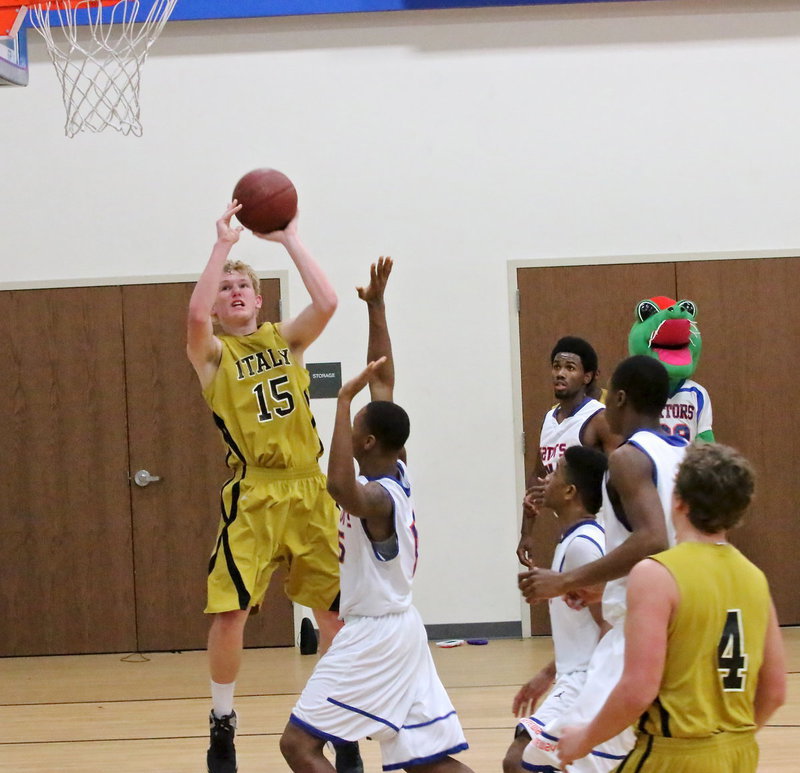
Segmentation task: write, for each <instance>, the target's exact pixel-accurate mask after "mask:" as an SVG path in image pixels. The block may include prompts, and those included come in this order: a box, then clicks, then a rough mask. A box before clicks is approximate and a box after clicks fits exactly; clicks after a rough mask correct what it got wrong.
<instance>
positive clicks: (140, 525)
mask: <svg viewBox="0 0 800 773" xmlns="http://www.w3.org/2000/svg"><path fill="white" fill-rule="evenodd" d="M193 286H194V285H193V284H191V283H186V284H183V283H181V284H162V285H131V286H127V287H124V288H122V290H123V300H124V303H123V309H124V322H125V361H126V366H127V382H128V427H129V442H130V460H131V467H130V470H131V475H133V474H134V473H135V472H136V471H137V470H141V469H145V470H147V471H148V472H150V473H151V474H152V475H156V476H158V477H160V478H161V480H159V481H157V482H154V483H151V484H150V485H148V486H146V487H139V486H136V485H132V486H131V502H132V511H133V524H134V532H133V533H134V546H135V550H134V554H135V566H136V618H137V628H138V634H139V647H140V649H142V650H145V651H148V650H166V649H198V648H202V647H205V642H206V637H207V635H208V619H207V618H206V616H205V615H203V614H202V611H203V607H204V606H205V587H206V586H205V578H206V573H207V570H208V558H209V555H210V553H211V549H212V547H213V544H214V538H215V536H216V529H217V523H218V520H219V490H220V487H221V485H222V484H223V483H224V481H226V480H227V479H228V478H229V477H230V474H229V473H230V471H229V470H228V468H227V467H226V466H225V464H224V455H223V445H222V440H221V438H220V435H219V432H218V430H217V429H216V427H215V426H214V422H213V420H212V416H211V411H210V410H209V408H208V406H207V405H206V403H205V402H204V400H203V398H202V396H201V394H200V385H199V382H198V381H197V376H196V375H195V373H194V370H193V369H192V366H191V365H190V364H189V361H188V360H187V359H186V335H185V325H186V309H187V308H188V303H189V296H190V295H191V293H192V288H193ZM261 291H262V295H263V296H264V307H263V308H264V317H265V318H267V319H272V320H276V319H278V313H279V312H278V309H279V299H280V283H279V281H278V280H277V279H273V280H264V281H262V286H261ZM293 632H294V628H293V613H292V606H291V603H290V602H289V601H288V599H287V598H286V596H285V595H284V594H283V592H282V587H281V582H280V577H277V576H276V578H275V581H273V583H272V585H271V587H270V591H269V593H268V594H267V599H266V601H265V604H264V606H263V607H262V610H261V613H260V614H259V615H255V616H253V617H252V618H251V620H250V621H249V622H248V625H247V629H246V644H247V645H248V646H280V645H284V646H285V645H290V644H292V643H293Z"/></svg>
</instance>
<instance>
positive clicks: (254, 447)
mask: <svg viewBox="0 0 800 773" xmlns="http://www.w3.org/2000/svg"><path fill="white" fill-rule="evenodd" d="M219 339H220V341H221V342H222V358H221V359H220V363H219V370H218V371H217V375H216V377H215V378H214V380H213V381H212V382H211V384H209V385H208V387H207V388H206V389H205V390H203V397H204V398H205V400H206V402H207V403H208V405H209V407H210V408H211V410H212V411H213V412H214V421H215V422H216V424H217V427H218V428H219V430H220V432H221V433H222V439H223V441H224V443H225V445H226V447H227V451H228V453H227V459H226V461H227V463H228V466H229V467H231V468H233V469H237V468H240V467H242V466H244V465H253V466H256V467H271V468H278V469H284V468H285V469H308V468H312V467H314V466H315V465H316V464H317V459H319V457H320V455H321V453H322V444H321V443H320V440H319V435H318V434H317V428H316V422H315V421H314V416H313V415H312V413H311V408H310V407H309V398H308V387H309V384H310V378H309V375H308V371H307V370H306V369H305V368H304V367H302V366H301V365H299V364H298V363H297V362H296V361H295V360H294V357H293V355H292V353H291V352H290V351H289V345H288V344H287V343H286V341H285V340H284V339H283V337H282V336H281V335H280V332H279V330H278V327H277V326H276V325H274V324H272V323H271V322H265V323H264V324H263V325H261V327H260V328H258V330H256V331H255V332H254V333H252V334H250V335H246V336H228V335H221V336H219Z"/></svg>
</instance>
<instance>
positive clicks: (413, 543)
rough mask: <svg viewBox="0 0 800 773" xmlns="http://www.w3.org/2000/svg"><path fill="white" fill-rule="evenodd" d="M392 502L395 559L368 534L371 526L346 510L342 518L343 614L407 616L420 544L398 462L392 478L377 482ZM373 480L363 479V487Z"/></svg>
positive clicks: (408, 485)
mask: <svg viewBox="0 0 800 773" xmlns="http://www.w3.org/2000/svg"><path fill="white" fill-rule="evenodd" d="M374 480H375V482H376V483H379V484H380V485H381V486H383V488H384V489H385V490H386V492H387V493H388V494H389V496H390V497H391V498H392V509H393V514H394V526H395V530H396V532H397V555H396V556H395V557H394V558H391V559H388V560H387V559H386V558H383V557H382V555H381V553H380V552H379V551H378V548H377V547H376V545H375V544H374V543H373V542H372V540H370V538H369V535H368V534H367V523H366V522H365V521H364V520H362V519H361V518H358V517H356V516H354V515H350V513H348V512H347V511H345V510H342V513H341V516H340V519H339V561H340V563H341V568H340V582H341V589H342V597H341V600H340V603H339V610H340V612H341V616H342V618H347V616H348V615H360V616H368V617H380V616H382V615H390V614H396V613H398V612H404V611H405V610H406V609H408V608H409V607H410V606H411V584H412V582H413V580H414V572H415V571H416V568H417V558H418V554H419V544H418V539H417V524H416V519H415V516H414V500H413V499H412V496H411V483H410V481H409V479H408V470H407V469H406V466H405V464H403V462H401V461H399V460H398V462H397V472H396V475H395V476H394V477H388V476H387V477H382V478H375V479H374ZM369 481H370V479H369V478H366V477H364V476H363V475H360V476H359V477H358V482H359V483H361V485H365V484H366V483H368V482H369Z"/></svg>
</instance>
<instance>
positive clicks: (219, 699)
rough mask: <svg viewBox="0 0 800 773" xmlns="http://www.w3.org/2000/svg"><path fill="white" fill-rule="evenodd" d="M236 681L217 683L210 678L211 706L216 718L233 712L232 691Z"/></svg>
mask: <svg viewBox="0 0 800 773" xmlns="http://www.w3.org/2000/svg"><path fill="white" fill-rule="evenodd" d="M235 687H236V682H228V684H219V683H218V682H215V681H214V680H213V679H212V680H211V708H212V711H213V712H214V716H215V717H216V718H217V719H222V717H225V716H227V715H228V714H231V713H232V712H233V691H234V688H235Z"/></svg>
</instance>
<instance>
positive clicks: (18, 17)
mask: <svg viewBox="0 0 800 773" xmlns="http://www.w3.org/2000/svg"><path fill="white" fill-rule="evenodd" d="M118 2H120V0H30V2H21V0H0V36H3V37H7V36H9V35H10V36H13V35H16V34H17V33H18V32H19V29H20V27H21V26H22V23H23V22H24V21H25V15H26V14H27V12H28V8H32V7H34V6H45V5H50V6H51V7H52V9H53V10H54V11H56V10H59V9H65V8H74V7H76V6H79V5H94V4H97V3H99V4H100V5H104V6H107V5H116V4H117V3H118Z"/></svg>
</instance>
